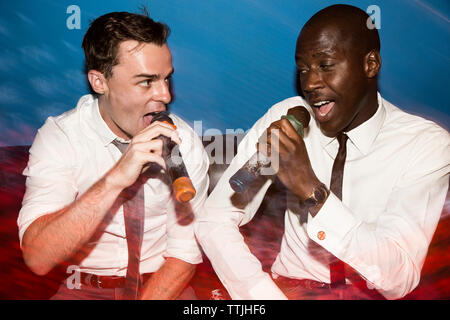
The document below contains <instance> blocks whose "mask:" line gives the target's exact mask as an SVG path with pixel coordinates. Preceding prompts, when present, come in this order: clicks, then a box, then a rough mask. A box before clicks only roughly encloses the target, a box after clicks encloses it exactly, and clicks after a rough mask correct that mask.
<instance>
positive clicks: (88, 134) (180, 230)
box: [18, 95, 209, 276]
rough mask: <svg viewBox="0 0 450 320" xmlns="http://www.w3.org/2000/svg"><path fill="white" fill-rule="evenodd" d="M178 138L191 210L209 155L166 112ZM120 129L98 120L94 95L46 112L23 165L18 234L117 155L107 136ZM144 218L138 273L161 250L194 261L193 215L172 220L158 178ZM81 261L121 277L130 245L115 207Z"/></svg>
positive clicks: (200, 194) (160, 259) (149, 267)
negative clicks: (193, 191) (68, 107)
mask: <svg viewBox="0 0 450 320" xmlns="http://www.w3.org/2000/svg"><path fill="white" fill-rule="evenodd" d="M170 117H171V118H172V119H173V121H174V124H175V125H176V126H177V131H178V133H179V135H180V138H181V139H182V142H181V144H180V152H181V154H182V156H183V160H184V163H185V165H186V169H187V171H188V173H189V175H190V178H191V180H192V182H193V185H194V187H195V188H196V191H197V194H196V196H195V197H194V199H192V200H191V201H190V204H191V206H192V211H193V213H194V215H196V214H197V212H198V211H199V209H200V208H201V207H202V206H203V204H204V201H205V199H206V196H207V190H208V184H209V180H208V175H207V171H208V166H209V160H208V157H207V155H206V152H205V151H204V148H203V145H202V142H201V140H200V139H199V137H198V136H197V135H196V134H195V133H194V131H193V130H192V129H191V128H190V127H189V125H188V124H186V123H185V122H184V121H183V120H181V119H180V118H179V117H177V116H175V115H173V114H171V115H170ZM116 138H117V136H116V135H115V134H114V133H113V132H112V131H111V130H110V129H109V127H108V126H107V124H106V123H105V122H104V121H103V119H102V117H101V115H100V112H99V107H98V100H97V99H96V98H94V96H92V95H85V96H83V97H81V98H80V100H79V102H78V104H77V107H76V108H75V109H72V110H70V111H68V112H65V113H64V114H62V115H60V116H58V117H49V118H48V119H47V121H46V122H45V124H44V125H43V126H42V127H41V128H40V129H39V131H38V133H37V135H36V137H35V140H34V142H33V145H32V147H31V149H30V158H29V161H28V166H27V167H26V168H25V170H24V175H25V176H26V177H27V179H26V192H25V196H24V199H23V203H22V209H21V210H20V213H19V218H18V226H19V238H20V241H21V242H22V237H23V234H24V232H25V230H26V229H27V227H28V226H29V225H30V224H31V223H32V222H33V221H35V220H36V219H37V218H39V217H40V216H43V215H45V214H47V213H51V212H55V211H57V210H60V209H62V208H63V207H65V206H67V205H69V204H70V203H72V202H73V201H74V200H75V199H77V198H78V197H80V196H81V195H82V194H83V193H84V192H86V191H87V190H88V189H89V188H90V187H91V186H92V185H93V184H94V183H95V182H97V181H98V180H99V179H100V178H101V177H102V176H103V175H104V174H105V173H106V172H107V171H108V170H109V169H110V168H111V167H112V166H113V165H114V164H115V163H116V162H117V161H118V160H119V159H120V157H121V155H122V154H121V152H120V151H119V150H118V149H117V147H115V146H114V145H113V144H112V143H111V142H112V141H114V139H116ZM144 193H145V220H144V236H143V243H142V249H141V250H142V251H141V263H140V272H141V273H147V272H155V271H157V270H158V269H159V268H160V267H161V265H162V264H163V263H164V257H175V258H178V259H181V260H184V261H186V262H189V263H192V264H197V263H200V262H201V261H202V258H201V251H200V249H199V247H198V244H197V242H196V240H195V237H194V230H193V222H192V223H189V224H185V223H178V222H177V212H176V210H175V207H174V202H175V201H174V200H173V199H172V196H171V188H170V187H168V186H167V184H165V183H164V182H162V181H161V180H160V179H157V178H153V179H149V180H148V181H147V183H146V184H145V185H144ZM112 214H113V219H112V220H111V222H110V223H109V224H108V226H107V227H106V229H105V231H104V233H103V234H102V235H101V237H100V238H99V239H98V242H97V243H96V244H88V245H94V249H93V250H92V251H91V252H90V254H89V255H88V256H87V257H86V258H85V259H84V260H83V261H82V262H81V264H80V266H79V269H80V271H82V272H89V273H94V274H98V275H117V276H125V274H126V268H127V263H128V250H127V242H126V238H125V221H124V216H123V209H122V207H120V208H119V209H118V211H117V212H116V213H112Z"/></svg>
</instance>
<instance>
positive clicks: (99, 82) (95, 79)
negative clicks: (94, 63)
mask: <svg viewBox="0 0 450 320" xmlns="http://www.w3.org/2000/svg"><path fill="white" fill-rule="evenodd" d="M87 76H88V80H89V83H90V84H91V87H92V90H94V91H95V92H96V93H98V94H105V93H107V92H108V83H107V81H106V78H105V77H104V75H103V73H101V72H99V71H97V70H89V72H88V75H87Z"/></svg>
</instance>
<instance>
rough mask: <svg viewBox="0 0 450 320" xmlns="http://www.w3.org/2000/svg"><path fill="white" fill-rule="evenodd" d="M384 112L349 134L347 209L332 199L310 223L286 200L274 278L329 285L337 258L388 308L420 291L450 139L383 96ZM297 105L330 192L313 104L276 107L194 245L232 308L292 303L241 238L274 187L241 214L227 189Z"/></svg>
mask: <svg viewBox="0 0 450 320" xmlns="http://www.w3.org/2000/svg"><path fill="white" fill-rule="evenodd" d="M378 103H379V107H378V110H377V112H376V113H375V115H374V116H373V117H372V118H370V119H369V120H368V121H366V122H364V123H363V124H361V125H360V126H358V127H357V128H355V129H353V130H351V131H350V132H348V133H347V134H348V136H349V140H348V142H347V158H346V163H345V169H344V181H343V199H342V201H340V200H339V199H338V198H337V197H336V196H335V195H334V194H333V193H331V194H330V196H329V197H328V199H327V200H326V202H325V203H324V205H323V207H322V208H321V210H320V212H319V213H318V214H317V215H316V216H315V217H314V218H313V217H312V216H311V215H310V214H309V213H308V212H301V210H300V206H299V204H298V203H299V201H298V199H297V198H296V197H295V196H294V195H293V194H290V195H289V193H288V209H287V210H286V214H285V233H284V235H283V238H282V244H281V249H280V252H279V254H278V256H277V258H276V260H275V262H274V264H273V266H272V272H273V274H274V277H276V276H277V275H282V276H285V277H289V278H296V279H313V280H316V281H321V282H327V283H329V282H330V271H329V257H330V253H331V254H332V255H334V256H336V257H338V258H339V259H341V260H342V261H344V262H345V263H347V264H348V265H350V266H351V267H353V268H354V269H356V270H357V271H358V272H359V273H360V275H361V276H362V277H363V278H364V279H366V281H367V283H368V286H369V285H371V286H372V287H375V288H376V289H378V290H379V291H380V293H382V294H383V295H384V296H385V297H386V298H389V299H396V298H400V297H402V296H404V295H406V294H407V293H409V292H410V291H412V290H413V289H414V288H415V287H416V286H417V284H418V282H419V279H420V271H421V268H422V266H423V263H424V259H425V256H426V253H427V249H428V245H429V243H430V241H431V238H432V236H433V233H434V231H435V228H436V225H437V223H438V220H439V217H440V214H441V211H442V208H443V204H444V201H445V197H446V193H447V190H448V172H449V163H450V148H449V142H450V137H449V133H448V132H447V131H446V130H444V129H442V128H441V127H439V126H438V125H436V124H435V123H433V122H431V121H427V120H424V119H423V118H420V117H417V116H413V115H410V114H407V113H405V112H403V111H401V110H400V109H398V108H397V107H395V106H393V105H392V104H390V103H389V102H387V101H386V100H384V99H382V98H381V96H380V95H378ZM297 105H303V106H306V107H307V108H308V110H309V112H310V113H311V116H312V117H311V122H310V125H309V129H307V130H306V131H305V134H304V141H305V144H306V148H307V151H308V155H309V158H310V160H311V164H312V167H313V169H314V172H315V174H316V175H317V177H318V178H319V180H320V181H322V182H323V183H324V184H326V185H327V186H329V183H330V179H331V171H332V166H333V162H334V158H335V157H336V154H337V151H338V148H339V144H338V142H337V140H336V138H328V137H326V136H324V135H323V134H322V133H321V131H320V129H319V127H318V125H317V124H316V122H315V121H314V117H313V113H312V110H311V107H310V106H309V105H308V104H307V102H306V101H305V100H303V99H302V98H301V97H293V98H290V99H286V100H284V101H282V102H280V103H278V104H276V105H274V106H273V107H272V108H270V109H269V111H268V112H267V113H266V114H265V115H264V116H263V117H262V118H261V119H259V120H258V121H257V122H256V123H255V125H254V126H253V127H252V128H251V130H250V131H249V133H248V134H247V135H246V137H245V138H244V139H243V140H242V142H241V144H240V145H239V148H238V153H237V155H236V157H235V158H234V159H233V161H232V162H231V164H230V166H229V167H228V169H227V170H226V172H225V173H224V175H223V176H222V178H221V180H220V181H219V182H218V184H217V186H216V188H215V189H214V191H213V192H212V194H211V195H210V197H209V198H208V200H207V201H206V203H205V210H204V212H202V214H201V216H200V217H199V218H198V219H197V222H196V227H195V228H196V235H197V237H198V240H199V242H200V244H201V245H202V247H203V249H204V251H205V253H206V254H207V256H208V258H209V259H210V260H211V263H212V265H213V267H214V269H215V271H216V273H217V274H218V276H219V278H220V279H221V281H222V282H223V284H224V285H225V287H226V289H227V290H228V292H229V293H230V295H231V297H232V298H233V299H286V297H285V296H284V295H283V293H282V292H281V291H280V289H278V287H277V286H276V285H275V284H274V282H273V281H272V279H271V278H270V276H269V275H268V274H267V273H265V272H263V271H262V268H261V263H260V262H259V261H258V260H257V259H256V257H255V256H253V255H252V254H251V252H250V251H249V249H248V247H247V246H246V244H245V243H244V241H243V237H242V235H241V234H240V233H239V229H238V226H241V225H243V224H245V223H247V222H248V221H250V220H251V219H252V217H253V216H254V214H255V213H256V211H257V209H258V207H259V205H260V204H261V201H262V199H263V197H264V194H265V192H266V191H267V189H268V188H269V185H270V184H271V180H267V182H266V183H265V184H264V185H263V186H262V187H261V189H260V190H258V192H257V193H256V195H255V196H254V197H253V198H250V199H248V201H246V202H245V203H247V202H248V204H246V205H245V206H242V204H240V205H239V207H240V208H238V207H237V206H234V205H233V204H232V202H231V200H230V199H231V196H232V195H233V193H234V192H233V191H232V189H231V187H230V185H229V182H228V180H229V178H230V177H231V176H232V175H233V174H234V173H235V172H236V171H237V170H238V169H239V168H240V167H242V165H243V164H244V163H245V162H246V161H247V160H248V159H249V158H250V157H251V156H252V155H253V154H254V153H255V152H256V142H257V140H258V138H259V137H260V136H261V135H262V134H263V132H264V131H265V130H266V129H267V128H268V126H269V125H270V124H271V123H272V122H274V121H276V120H279V119H280V117H281V116H282V115H284V114H286V113H287V110H288V109H289V108H291V107H294V106H297ZM242 207H243V208H242ZM303 211H305V210H303ZM319 232H321V235H325V237H324V239H323V240H319V238H322V237H319V236H318V233H319ZM322 232H323V233H322Z"/></svg>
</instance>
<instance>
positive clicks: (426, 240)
mask: <svg viewBox="0 0 450 320" xmlns="http://www.w3.org/2000/svg"><path fill="white" fill-rule="evenodd" d="M449 162H450V149H449V139H448V135H447V134H442V135H440V136H438V137H436V136H434V138H433V139H432V140H429V141H420V142H418V143H416V147H415V151H414V152H413V153H412V156H411V159H410V161H409V163H408V164H405V168H404V169H403V172H402V174H401V178H400V179H399V180H398V182H397V183H396V185H395V187H394V190H393V191H392V192H391V195H390V197H389V200H388V204H387V206H386V207H385V208H384V209H382V210H380V214H379V218H378V219H377V221H376V222H375V223H371V224H369V223H364V222H362V221H360V220H358V219H357V218H356V216H357V215H355V213H353V212H352V211H351V210H350V209H349V208H348V207H346V206H345V205H344V204H343V203H342V202H341V201H340V200H339V199H338V198H337V197H336V196H334V194H330V196H329V197H328V199H327V201H326V202H325V204H324V205H323V207H322V208H321V210H320V211H319V213H318V214H317V215H316V216H315V217H314V218H311V217H309V219H308V225H307V231H308V235H309V237H310V238H311V239H313V240H314V241H315V242H316V243H318V244H319V245H321V246H322V247H324V248H325V249H327V250H328V251H329V252H331V253H332V254H333V255H335V256H336V257H338V258H339V259H340V260H342V261H344V262H345V263H347V264H348V265H349V266H350V267H352V268H353V269H355V270H356V271H357V272H358V273H359V274H360V275H361V276H362V277H363V278H364V279H365V280H366V281H367V282H368V284H370V286H371V287H373V288H375V289H377V290H378V291H379V292H380V293H381V294H383V295H384V296H385V297H386V298H388V299H398V298H401V297H403V296H405V295H406V294H408V293H409V292H411V291H412V290H413V289H414V288H415V287H416V286H417V284H418V283H419V280H420V272H421V269H422V266H423V263H424V261H425V257H426V254H427V250H428V246H429V244H430V242H431V239H432V236H433V233H434V231H435V229H436V226H437V223H438V221H439V217H440V214H441V211H442V208H443V204H444V201H445V197H446V194H447V190H448V183H449V181H448V172H449ZM319 233H320V234H321V236H320V237H319V236H318V235H319Z"/></svg>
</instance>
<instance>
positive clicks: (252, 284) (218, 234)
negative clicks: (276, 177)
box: [195, 106, 287, 300]
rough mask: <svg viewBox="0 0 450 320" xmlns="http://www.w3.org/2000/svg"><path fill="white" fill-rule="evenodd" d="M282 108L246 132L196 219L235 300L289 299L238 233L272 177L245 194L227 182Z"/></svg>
mask: <svg viewBox="0 0 450 320" xmlns="http://www.w3.org/2000/svg"><path fill="white" fill-rule="evenodd" d="M278 107H279V106H278ZM274 108H275V109H274ZM282 110H283V108H280V110H278V109H277V107H275V106H274V107H273V108H272V109H271V110H269V112H268V113H267V114H266V115H265V116H264V117H262V118H261V119H260V120H259V121H258V122H256V123H255V125H254V126H253V128H252V129H251V130H250V131H249V132H248V133H247V135H246V136H245V137H244V139H243V140H242V142H241V143H240V145H239V148H238V152H237V155H236V157H235V158H234V159H233V160H232V161H231V163H230V165H229V167H228V168H227V170H226V171H225V173H224V174H223V176H222V177H221V178H220V180H219V181H218V183H217V186H216V187H215V188H214V190H213V192H212V193H211V195H210V196H209V198H208V200H207V201H206V203H205V206H204V210H203V211H202V212H201V215H200V216H199V217H198V219H197V222H196V227H195V228H196V235H197V238H198V240H199V242H200V244H201V246H202V248H203V250H204V251H205V253H206V255H207V256H208V258H209V260H210V261H211V264H212V266H213V268H214V270H215V272H216V274H217V276H218V277H219V279H220V280H221V281H222V283H223V285H224V286H225V288H226V289H227V291H228V293H229V294H230V296H231V298H232V299H246V300H247V299H260V300H266V299H271V300H276V299H287V298H286V296H285V295H284V294H283V293H282V292H281V290H280V289H279V288H278V287H277V285H276V284H275V283H274V282H273V280H272V279H271V277H270V275H269V274H267V273H265V272H264V271H263V270H262V265H261V263H260V262H259V260H258V259H257V258H256V257H255V256H254V255H253V254H252V253H251V252H250V250H249V248H248V246H247V245H246V244H245V242H244V238H243V236H242V235H241V233H240V232H239V226H241V225H244V224H245V223H247V222H249V221H250V220H251V219H252V218H253V216H254V215H255V213H256V211H257V210H258V208H259V206H260V204H261V202H262V200H263V198H264V195H265V193H266V191H267V189H268V188H269V186H270V184H271V180H269V179H262V181H261V182H260V183H259V184H256V185H255V186H253V185H252V187H250V188H249V190H247V192H245V193H243V194H242V195H238V194H236V193H234V191H233V190H232V189H231V187H230V185H229V182H228V180H229V178H230V177H231V176H232V175H233V174H234V173H235V172H237V171H238V170H239V169H240V168H241V167H242V166H243V164H244V163H245V162H246V161H247V160H248V159H250V157H251V156H252V155H253V154H254V153H255V152H256V143H257V141H258V138H259V137H260V136H261V135H262V134H263V132H264V131H265V130H266V128H267V127H268V126H269V125H270V124H271V123H272V122H273V121H275V120H278V119H279V118H280V115H281V114H282Z"/></svg>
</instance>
